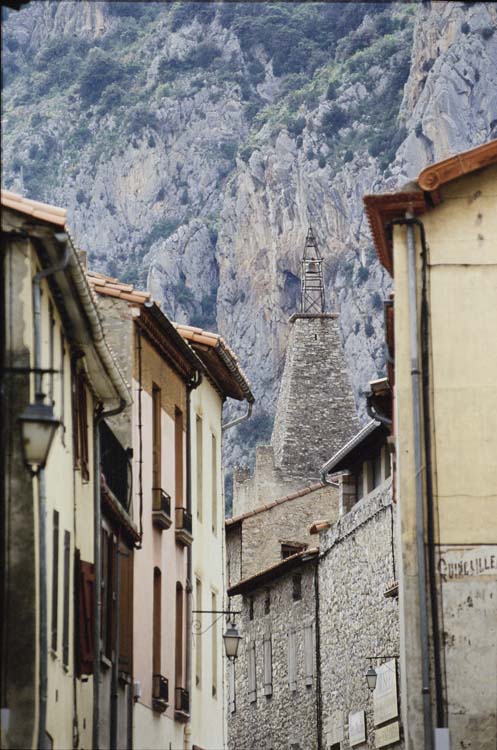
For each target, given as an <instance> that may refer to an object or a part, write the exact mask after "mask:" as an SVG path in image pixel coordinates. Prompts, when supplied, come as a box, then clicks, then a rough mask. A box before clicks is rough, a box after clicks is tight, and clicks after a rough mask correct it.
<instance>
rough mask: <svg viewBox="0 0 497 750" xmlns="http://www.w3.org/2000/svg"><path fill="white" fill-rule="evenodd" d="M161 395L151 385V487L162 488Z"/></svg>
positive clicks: (156, 388)
mask: <svg viewBox="0 0 497 750" xmlns="http://www.w3.org/2000/svg"><path fill="white" fill-rule="evenodd" d="M161 415H162V395H161V389H160V388H159V387H158V386H157V385H155V383H154V384H153V385H152V487H153V488H154V489H160V488H161V487H162V447H161V442H162V425H161Z"/></svg>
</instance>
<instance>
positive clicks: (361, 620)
mask: <svg viewBox="0 0 497 750" xmlns="http://www.w3.org/2000/svg"><path fill="white" fill-rule="evenodd" d="M395 514H396V508H395V505H394V504H392V489H391V481H390V480H387V481H386V482H384V483H383V484H382V485H381V486H380V487H378V488H377V489H376V490H374V492H372V493H371V494H370V495H368V496H366V497H365V498H364V500H361V501H360V502H358V503H357V504H356V505H355V506H353V508H352V509H351V511H350V512H349V513H348V514H346V515H345V516H343V517H342V518H340V520H339V521H338V522H337V523H335V524H334V525H333V526H332V527H331V528H330V529H329V530H328V531H326V532H325V533H323V534H321V535H320V548H321V553H320V564H319V599H320V637H321V675H322V681H321V690H322V715H323V750H328V748H329V747H330V746H331V738H330V735H329V734H328V731H329V728H330V727H331V725H334V726H335V728H337V727H338V725H340V724H341V725H342V726H343V741H342V742H341V744H340V750H348V749H349V747H350V744H349V741H348V715H349V712H352V713H354V712H356V711H361V710H364V711H365V712H366V720H367V737H368V739H367V743H366V744H362V745H361V748H365V747H368V748H371V749H372V748H374V747H377V745H376V744H375V739H374V727H373V698H372V694H371V693H370V691H369V689H368V687H367V684H366V680H365V677H364V674H365V672H366V670H367V668H368V666H369V661H368V659H367V657H368V656H376V655H389V656H390V655H392V656H393V655H398V654H399V611H398V599H397V598H395V597H389V598H386V597H385V596H384V592H385V590H386V589H387V587H388V585H389V584H390V583H391V582H392V581H393V579H395V578H396V577H397V569H396V562H395V560H394V527H395ZM384 661H388V660H387V659H385V660H384ZM379 663H381V662H374V664H376V665H378V664H379ZM397 668H398V667H397ZM398 689H400V685H398ZM340 715H341V716H342V719H341V720H340ZM389 747H391V748H392V750H394V749H396V748H402V747H404V744H403V742H402V741H401V742H397V743H394V744H393V745H389Z"/></svg>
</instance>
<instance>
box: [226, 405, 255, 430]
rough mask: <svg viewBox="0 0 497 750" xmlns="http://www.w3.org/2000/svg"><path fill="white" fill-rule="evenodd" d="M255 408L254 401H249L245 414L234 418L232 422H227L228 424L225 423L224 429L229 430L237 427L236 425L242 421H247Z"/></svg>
mask: <svg viewBox="0 0 497 750" xmlns="http://www.w3.org/2000/svg"><path fill="white" fill-rule="evenodd" d="M253 408H254V404H253V402H249V404H248V406H247V411H246V412H245V414H242V416H241V417H237V418H236V419H232V420H231V422H226V424H223V425H222V427H221V429H222V431H223V432H226V430H229V429H230V428H231V427H235V425H237V424H240V422H245V420H246V419H250V417H251V415H252V409H253Z"/></svg>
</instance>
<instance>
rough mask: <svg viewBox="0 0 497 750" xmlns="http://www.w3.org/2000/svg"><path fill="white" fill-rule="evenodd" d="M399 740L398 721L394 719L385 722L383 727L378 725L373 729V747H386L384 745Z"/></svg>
mask: <svg viewBox="0 0 497 750" xmlns="http://www.w3.org/2000/svg"><path fill="white" fill-rule="evenodd" d="M399 740H400V726H399V722H398V721H394V722H392V723H391V724H385V726H384V727H378V728H377V729H375V730H374V744H375V747H386V745H391V744H392V743H393V742H399Z"/></svg>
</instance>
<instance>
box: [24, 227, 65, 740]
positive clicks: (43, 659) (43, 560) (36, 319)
mask: <svg viewBox="0 0 497 750" xmlns="http://www.w3.org/2000/svg"><path fill="white" fill-rule="evenodd" d="M57 239H58V241H59V242H61V243H65V247H64V256H63V258H62V260H61V261H60V262H59V263H54V265H53V266H50V267H49V268H45V269H43V270H42V271H39V272H38V273H37V274H35V275H34V277H33V338H34V342H33V354H34V357H33V359H34V369H35V401H40V402H42V401H43V399H44V395H43V393H42V390H41V389H42V373H41V281H42V279H46V278H47V277H48V276H51V275H52V274H54V273H57V271H63V270H64V268H65V267H66V266H67V264H68V262H69V257H70V256H69V246H68V244H67V239H68V238H67V235H66V234H60V235H58V236H57ZM46 501H47V494H46V484H45V469H40V470H39V472H38V523H39V530H38V533H39V571H38V576H39V580H38V585H39V589H40V602H39V610H38V611H39V619H40V621H39V626H38V627H39V634H38V648H39V651H40V653H39V664H38V679H39V695H38V700H39V714H38V747H39V748H40V750H45V747H46V726H47V700H48V622H47V540H46V514H47V508H46V504H47V503H46Z"/></svg>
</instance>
